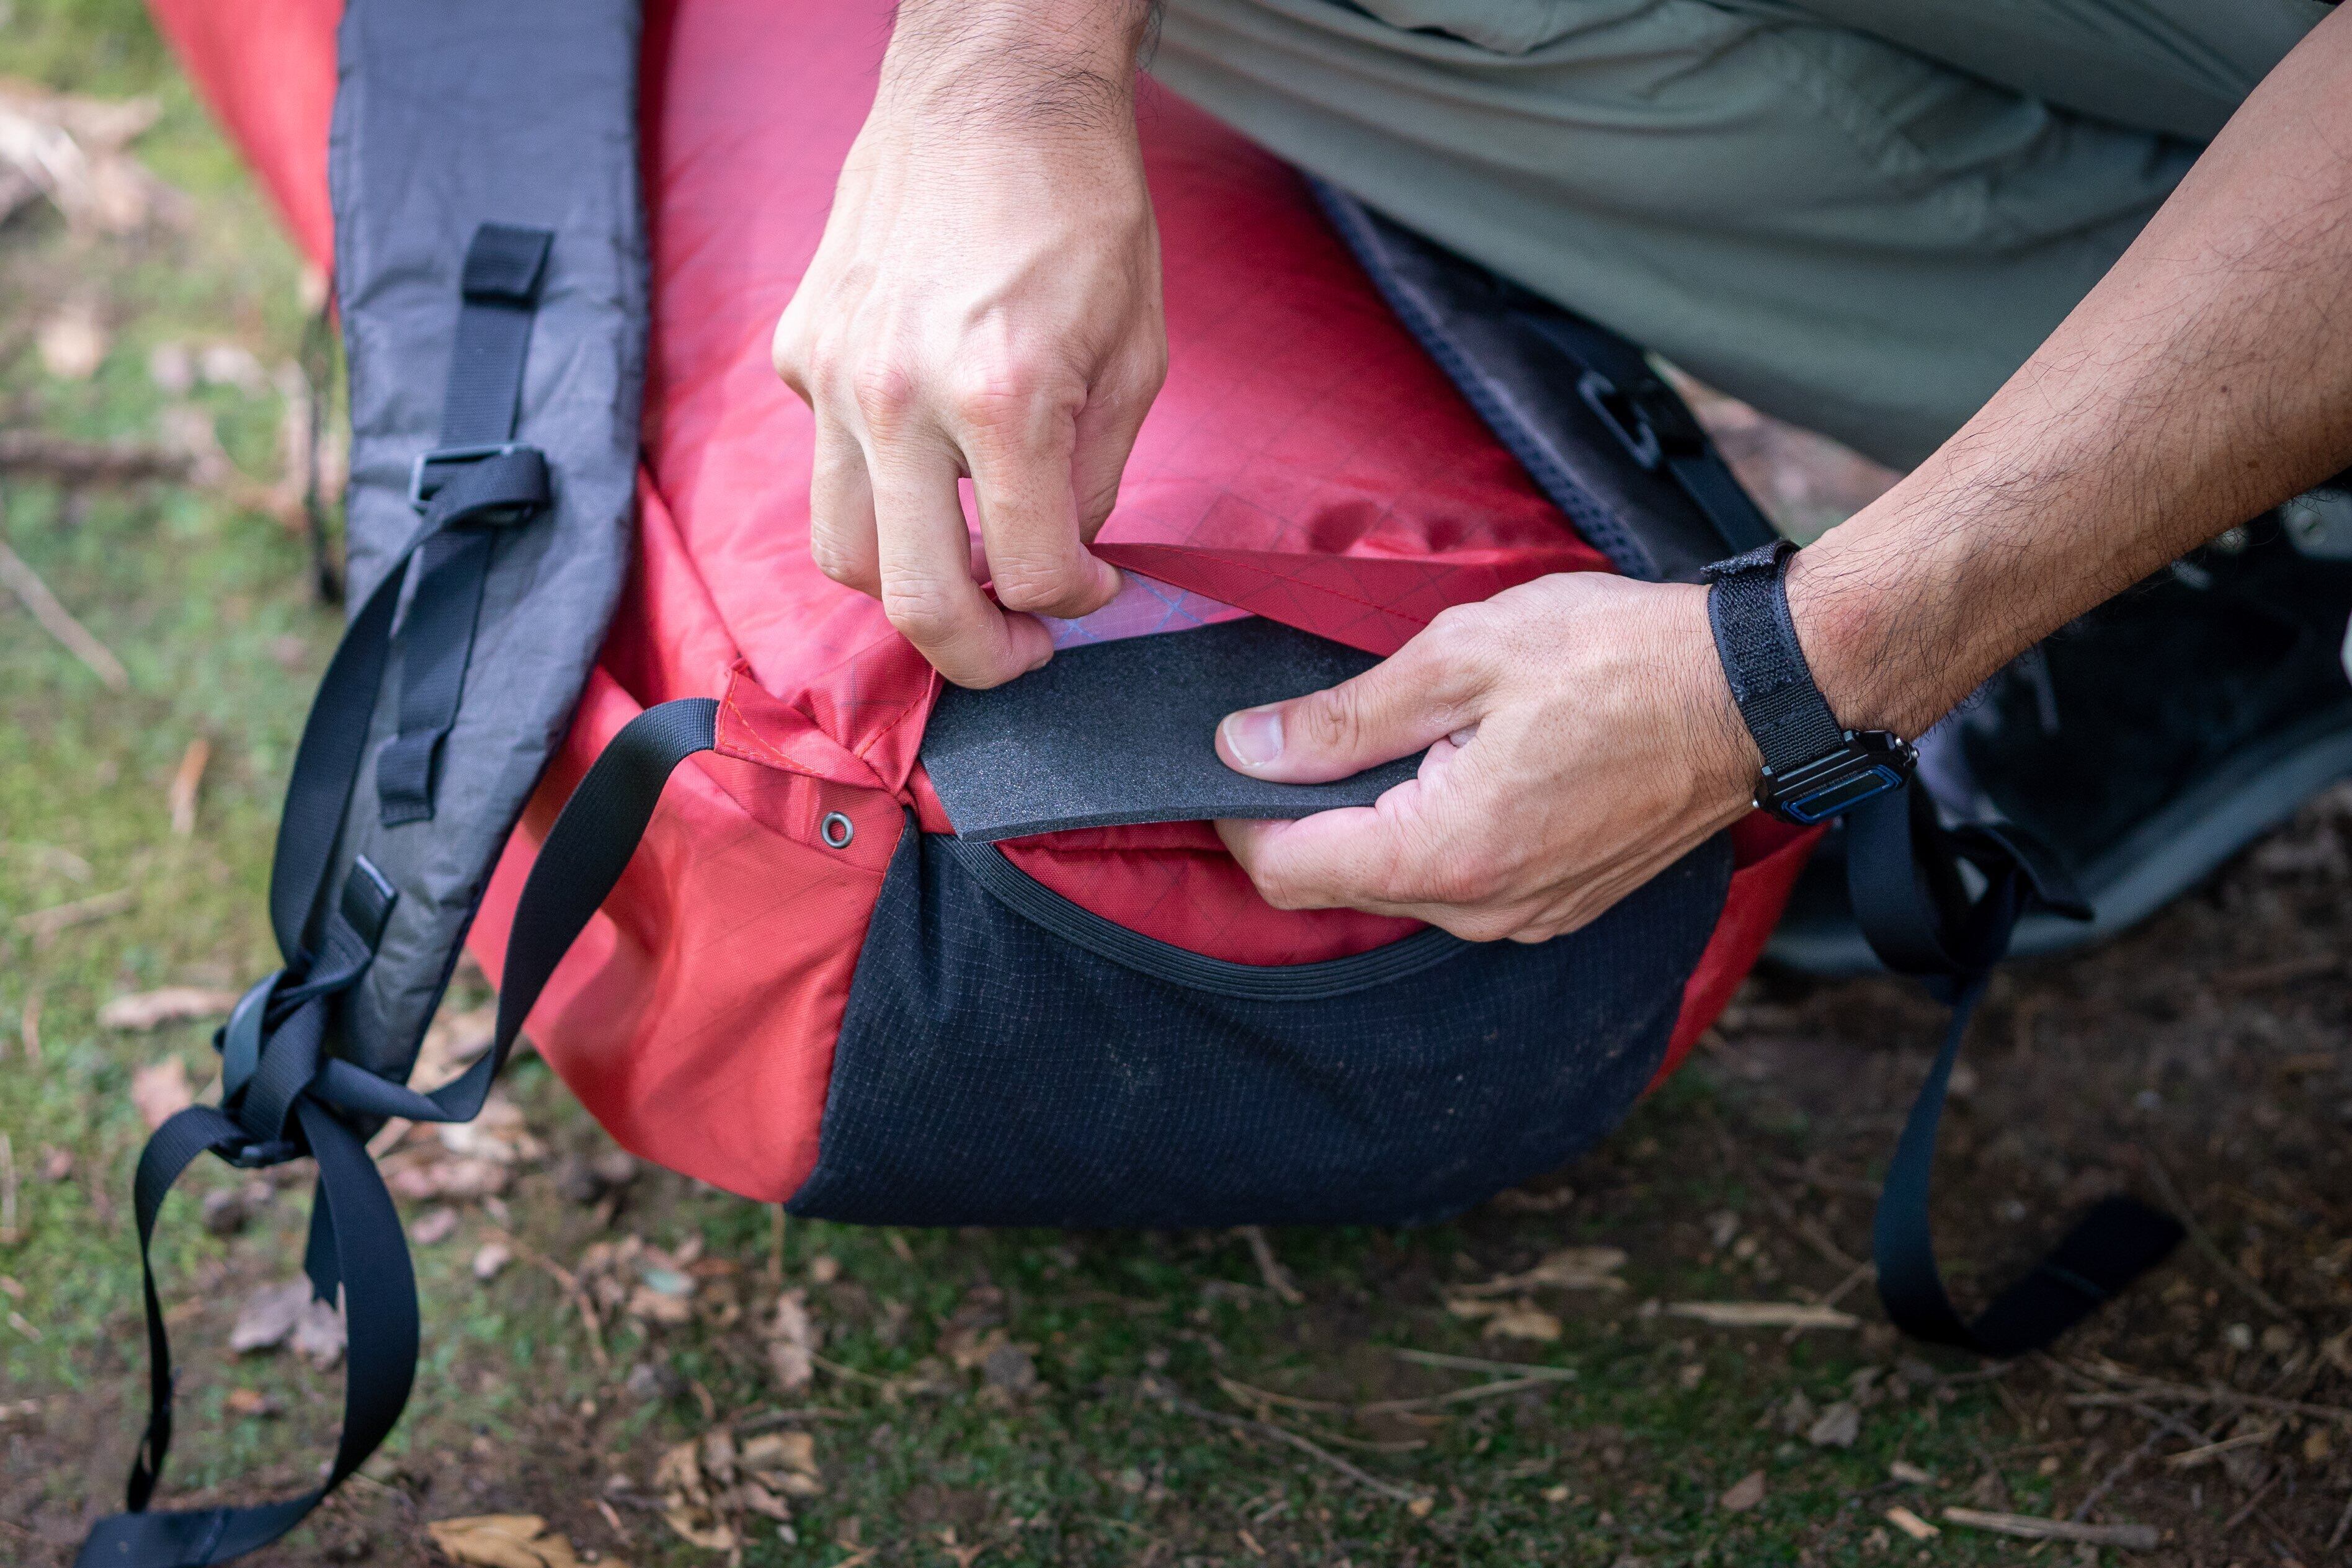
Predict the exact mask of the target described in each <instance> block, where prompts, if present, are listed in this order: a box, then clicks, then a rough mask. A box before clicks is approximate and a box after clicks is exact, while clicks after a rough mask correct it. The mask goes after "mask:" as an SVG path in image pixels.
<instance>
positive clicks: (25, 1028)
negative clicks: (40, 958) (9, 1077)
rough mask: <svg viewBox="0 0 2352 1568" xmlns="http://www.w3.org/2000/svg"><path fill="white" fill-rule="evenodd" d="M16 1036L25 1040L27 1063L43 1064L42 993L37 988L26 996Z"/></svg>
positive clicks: (29, 1065) (33, 1065) (18, 1017)
mask: <svg viewBox="0 0 2352 1568" xmlns="http://www.w3.org/2000/svg"><path fill="white" fill-rule="evenodd" d="M16 1036H17V1037H18V1038H19V1039H21V1040H23V1041H24V1042H25V1065H26V1067H39V1066H40V1065H41V994H40V992H39V991H38V990H35V991H33V992H31V993H30V994H27V995H26V998H25V1010H24V1012H23V1013H21V1014H20V1015H18V1016H17V1020H16Z"/></svg>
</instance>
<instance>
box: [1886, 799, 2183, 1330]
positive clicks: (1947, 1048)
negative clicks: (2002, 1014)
mask: <svg viewBox="0 0 2352 1568" xmlns="http://www.w3.org/2000/svg"><path fill="white" fill-rule="evenodd" d="M1846 833H1847V839H1846V878H1847V885H1848V889H1849V891H1850V893H1851V896H1852V899H1853V909H1854V916H1855V919H1856V921H1858V922H1859V923H1860V924H1861V926H1862V930H1863V934H1864V936H1865V937H1867V938H1868V939H1869V941H1870V944H1871V946H1872V948H1873V949H1874V951H1875V952H1877V953H1878V955H1879V957H1880V958H1881V959H1882V960H1883V961H1884V962H1885V964H1886V966H1887V967H1888V968H1890V969H1893V970H1895V971H1896V972H1898V973H1906V974H1914V975H1918V976H1921V977H1923V978H1926V979H1927V980H1928V982H1929V984H1930V985H1931V986H1933V987H1935V988H1936V989H1937V990H1938V992H1939V994H1943V995H1945V997H1946V999H1947V1000H1948V1001H1949V1002H1950V1004H1951V1007H1952V1017H1951V1023H1950V1025H1949V1026H1948V1028H1947V1029H1946V1031H1945V1034H1944V1044H1943V1048H1942V1049H1941V1050H1940V1051H1938V1052H1937V1056H1936V1061H1935V1065H1934V1066H1932V1067H1930V1068H1928V1069H1927V1082H1926V1083H1925V1084H1924V1085H1922V1086H1921V1088H1920V1090H1919V1097H1918V1099H1917V1100H1915V1101H1913V1102H1912V1106H1911V1114H1910V1116H1909V1117H1908V1119H1906V1121H1905V1123H1904V1127H1903V1134H1902V1136H1901V1138H1899V1139H1898V1140H1897V1141H1896V1142H1895V1157H1894V1159H1893V1160H1892V1161H1891V1162H1889V1163H1888V1165H1887V1168H1886V1182H1885V1186H1884V1187H1883V1188H1881V1189H1880V1193H1879V1198H1878V1213H1877V1217H1876V1219H1875V1221H1874V1224H1873V1226H1872V1230H1871V1256H1872V1258H1873V1260H1874V1262H1875V1264H1876V1266H1877V1270H1878V1298H1879V1300H1880V1301H1881V1302H1882V1303H1883V1304H1884V1305H1885V1309H1886V1315H1887V1317H1888V1319H1889V1320H1890V1321H1893V1322H1894V1324H1895V1327H1896V1328H1898V1329H1901V1330H1902V1331H1904V1332H1905V1333H1907V1334H1910V1335H1912V1336H1913V1337H1914V1338H1916V1339H1922V1340H1927V1341H1929V1342H1934V1343H1937V1344H1947V1345H1953V1346H1957V1347H1958V1348H1960V1349H1963V1350H1970V1351H1975V1352H1978V1353H1979V1354H1982V1355H1991V1356H2013V1355H2021V1354H2022V1353H2024V1352H2027V1351H2032V1350H2039V1349H2041V1348H2042V1346H2044V1345H2046V1344H2048V1343H2050V1342H2052V1341H2053V1340H2054V1339H2056V1338H2057V1337H2058V1336H2059V1335H2060V1334H2063V1333H2064V1332H2065V1331H2067V1330H2068V1329H2071V1328H2073V1327H2074V1325H2075V1324H2076V1323H2078V1322H2080V1321H2083V1319H2084V1318H2085V1317H2087V1316H2089V1315H2090V1314H2091V1313H2092V1312H2094V1311H2095V1310H2097V1309H2098V1308H2099V1307H2100V1306H2101V1305H2102V1304H2103V1303H2105V1301H2107V1300H2110V1299H2111V1298H2113V1297H2114V1296H2116V1294H2117V1293H2118V1292H2120V1291H2121V1290H2122V1289H2124V1288H2125V1287H2126V1286H2127V1285H2129V1284H2130V1283H2131V1282H2132V1281H2133V1280H2134V1279H2138V1278H2139V1277H2140V1276H2141V1275H2142V1274H2145V1273H2147V1271H2148V1270H2149V1269H2150V1268H2155V1267H2156V1266H2157V1265H2158V1263H2160V1262H2162V1261H2163V1260H2164V1258H2165V1257H2166V1255H2167V1254H2168V1253H2169V1252H2171V1250H2172V1249H2173V1247H2176V1246H2177V1245H2179V1241H2180V1238H2181V1237H2182V1235H2183V1234H2184V1232H2183V1231H2182V1229H2181V1226H2180V1224H2179V1221H2178V1220H2176V1219H2174V1218H2173V1217H2172V1216H2171V1215H2168V1214H2165V1213H2163V1212H2161V1211H2160V1210H2158V1209H2154V1208H2150V1207H2149V1206H2148V1205H2146V1204H2143V1203H2141V1202H2140V1201H2139V1200H2137V1198H2131V1197H2126V1196H2123V1195H2120V1194H2118V1195H2116V1196H2112V1197H2108V1198H2105V1199H2102V1200H2101V1201H2100V1202H2099V1203H2098V1204H2097V1205H2095V1206H2094V1207H2093V1208H2092V1209H2091V1211H2090V1212H2089V1213H2088V1214H2086V1215H2084V1216H2083V1218H2082V1219H2081V1220H2079V1221H2077V1222H2076V1224H2075V1225H2074V1228H2073V1229H2072V1230H2070V1231H2068V1232H2067V1233H2066V1236H2065V1237H2064V1238H2063V1240H2061V1241H2060V1242H2059V1244H2058V1245H2057V1247H2055V1248H2054V1249H2053V1250H2052V1251H2051V1253H2050V1254H2049V1255H2048V1256H2047V1257H2045V1258H2042V1261H2041V1262H2040V1263H2038V1264H2036V1265H2035V1266H2034V1268H2032V1270H2031V1271H2030V1272H2029V1273H2027V1274H2026V1275H2025V1277H2024V1278H2022V1279H2019V1280H2017V1281H2016V1282H2015V1283H2013V1284H2011V1285H2010V1286H2009V1287H2008V1288H2006V1289H2003V1290H2001V1291H2000V1293H1999V1294H1997V1295H1996V1296H1995V1297H1994V1298H1993V1300H1992V1303H1991V1305H1990V1306H1989V1307H1987V1308H1986V1309H1985V1310H1983V1311H1982V1312H1980V1313H1979V1314H1978V1316H1977V1317H1976V1318H1975V1320H1974V1321H1967V1320H1963V1319H1962V1318H1961V1317H1960V1315H1959V1313H1958V1310H1955V1309H1954V1307H1953V1306H1952V1302H1951V1298H1950V1296H1949V1295H1948V1293H1947V1292H1946V1291H1945V1289H1944V1279H1943V1273H1942V1271H1941V1270H1940V1269H1939V1268H1937V1263H1936V1247H1935V1238H1934V1235H1933V1232H1932V1229H1931V1227H1930V1225H1929V1219H1928V1197H1929V1187H1930V1184H1931V1180H1932V1178H1933V1176H1934V1173H1935V1165H1936V1132H1937V1127H1938V1126H1939V1125H1940V1123H1941V1122H1942V1121H1943V1115H1944V1100H1945V1097H1946V1094H1947V1092H1948V1089H1950V1086H1951V1079H1952V1068H1953V1066H1954V1065H1955V1064H1956V1063H1957V1062H1958V1059H1959V1053H1960V1044H1961V1041H1962V1040H1963V1039H1964V1038H1965V1037H1967V1034H1968V1027H1969V1018H1970V1017H1971V1016H1973V1015H1974V1014H1975V1012H1976V1007H1977V1004H1978V1003H1979V1001H1981V1000H1982V999H1983V996H1984V991H1985V985H1986V983H1987V982H1988V981H1989V980H1990V977H1991V973H1992V968H1993V965H1994V964H1996V963H2000V960H2001V959H2002V958H2003V957H2004V956H2005V955H2006V954H2007V953H2008V952H2009V942H2010V935H2011V931H2013V930H2014V929H2015V927H2016V924H2017V920H2018V917H2019V916H2020V915H2021V914H2023V913H2024V912H2025V911H2026V910H2028V909H2029V908H2040V909H2046V910H2053V911H2055V912H2057V913H2061V914H2064V915H2067V916H2069V917H2070V918H2073V919H2076V920H2087V919H2089V918H2090V915H2091V910H2090V907H2089V906H2088V905H2087V904H2085V903H2084V901H2083V900H2082V898H2081V896H2080V895H2079V894H2077V893H2076V892H2075V891H2074V888H2073V885H2072V883H2071V882H2070V881H2068V880H2066V879H2065V878H2064V876H2063V872H2062V871H2061V870H2059V869H2058V868H2057V867H2056V866H2055V864H2054V862H2053V861H2052V860H2051V859H2050V858H2048V856H2047V855H2046V854H2045V853H2043V852H2042V851H2041V850H2040V848H2039V847H2038V846H2033V847H2028V845H2027V841H2026V840H2025V839H2024V837H2023V836H2022V835H2021V834H2019V833H2018V832H2017V831H2016V830H2014V829H2009V828H1993V827H1986V826H1973V825H1971V826H1965V827H1962V828H1958V829H1949V828H1946V827H1945V826H1943V825H1942V824H1941V823H1940V822H1939V821H1938V820H1937V816H1936V812H1935V807H1934V804H1933V802H1932V801H1931V800H1929V799H1928V797H1927V792H1926V790H1925V789H1923V788H1922V787H1921V786H1920V785H1919V784H1918V783H1917V782H1916V780H1914V781H1912V782H1910V783H1908V784H1906V786H1905V787H1904V788H1903V789H1901V790H1898V791H1890V792H1889V793H1887V794H1886V795H1881V796H1878V797H1877V798H1875V799H1873V800H1869V801H1865V802H1864V803H1863V804H1862V805H1860V806H1858V807H1856V808H1855V809H1854V810H1853V812H1852V813H1850V814H1849V815H1848V816H1847V817H1846ZM1963 863H1966V864H1968V865H1970V866H1973V867H1974V868H1976V871H1977V874H1978V875H1979V877H1980V878H1981V879H1983V888H1982V890H1981V891H1980V892H1978V893H1977V894H1975V895H1974V896H1973V897H1971V896H1970V894H1969V889H1968V882H1967V879H1966V878H1965V876H1964V874H1963V873H1962V871H1961V866H1962V865H1963Z"/></svg>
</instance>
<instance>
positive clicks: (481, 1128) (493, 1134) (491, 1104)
mask: <svg viewBox="0 0 2352 1568" xmlns="http://www.w3.org/2000/svg"><path fill="white" fill-rule="evenodd" d="M488 1043H489V1042H488V1039H487V1038H485V1039H484V1040H483V1041H482V1046H483V1047H488ZM480 1054H481V1051H480V1050H479V1049H477V1050H476V1051H475V1052H474V1053H473V1055H474V1056H479V1055H480ZM465 1059H466V1060H467V1061H471V1060H472V1059H473V1057H472V1056H469V1057H467V1058H465ZM456 1076H457V1074H456V1073H452V1074H450V1077H452V1078H455V1077H456ZM436 1087H438V1086H437V1085H436ZM434 1131H435V1132H436V1135H437V1136H438V1137H439V1138H440V1140H441V1146H442V1147H443V1148H444V1149H446V1150H448V1151H449V1152H451V1153H452V1154H457V1155H460V1156H462V1157H464V1158H467V1159H471V1160H488V1161H489V1162H490V1163H493V1164H499V1165H519V1164H530V1163H533V1162H535V1161H538V1160H541V1159H543V1158H545V1157H546V1154H547V1145H546V1144H544V1143H541V1142H540V1141H539V1140H538V1139H537V1138H536V1137H534V1136H533V1135H532V1133H531V1131H530V1128H529V1127H528V1126H526V1125H525V1124H524V1122H523V1116H522V1108H521V1107H520V1106H519V1105H517V1104H516V1103H515V1102H514V1101H513V1100H509V1099H508V1098H507V1097H506V1095H505V1093H504V1092H502V1091H501V1090H498V1089H492V1090H491V1091H490V1095H489V1098H488V1099H487V1100H484V1101H483V1102H482V1109H481V1110H480V1111H479V1112H478V1113H477V1114H476V1115H475V1117H474V1119H473V1120H472V1121H447V1122H444V1123H442V1124H441V1125H440V1126H439V1127H437V1128H436V1129H435V1130H434Z"/></svg>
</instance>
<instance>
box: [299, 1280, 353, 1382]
mask: <svg viewBox="0 0 2352 1568" xmlns="http://www.w3.org/2000/svg"><path fill="white" fill-rule="evenodd" d="M309 1291H310V1286H309V1284H308V1283H307V1282H304V1284H303V1292H304V1295H303V1301H302V1315H301V1316H300V1317H299V1318H297V1319H295V1321H294V1337H293V1340H292V1341H291V1344H292V1347H293V1351H294V1353H295V1354H296V1355H299V1356H300V1357H301V1358H302V1359H303V1360H304V1361H307V1362H309V1363H310V1364H311V1365H312V1366H315V1367H318V1368H319V1369H320V1370H321V1371H324V1370H325V1369H326V1368H328V1367H331V1366H332V1365H334V1364H335V1363H337V1362H339V1361H341V1359H342V1356H343V1344H344V1340H345V1334H344V1329H343V1314H342V1312H341V1310H340V1309H338V1308H335V1307H332V1306H330V1305H328V1304H327V1303H326V1302H324V1301H321V1300H317V1299H316V1298H314V1297H312V1296H310V1294H309Z"/></svg>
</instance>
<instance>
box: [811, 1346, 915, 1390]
mask: <svg viewBox="0 0 2352 1568" xmlns="http://www.w3.org/2000/svg"><path fill="white" fill-rule="evenodd" d="M809 1361H810V1362H811V1363H813V1364H814V1365H817V1366H821V1367H823V1368H824V1370H825V1371H827V1372H829V1373H833V1375H834V1376H835V1377H845V1378H847V1379H848V1380H849V1381H850V1382H852V1383H863V1384H870V1385H872V1386H873V1387H876V1388H896V1387H898V1383H897V1381H896V1380H894V1379H891V1378H887V1377H880V1376H877V1375H876V1374H875V1373H870V1372H860V1371H858V1370H857V1369H856V1367H854V1366H845V1365H843V1364H842V1363H840V1362H837V1361H835V1360H833V1359H832V1358H831V1357H829V1356H821V1355H818V1354H817V1353H816V1352H814V1351H812V1352H809Z"/></svg>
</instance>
